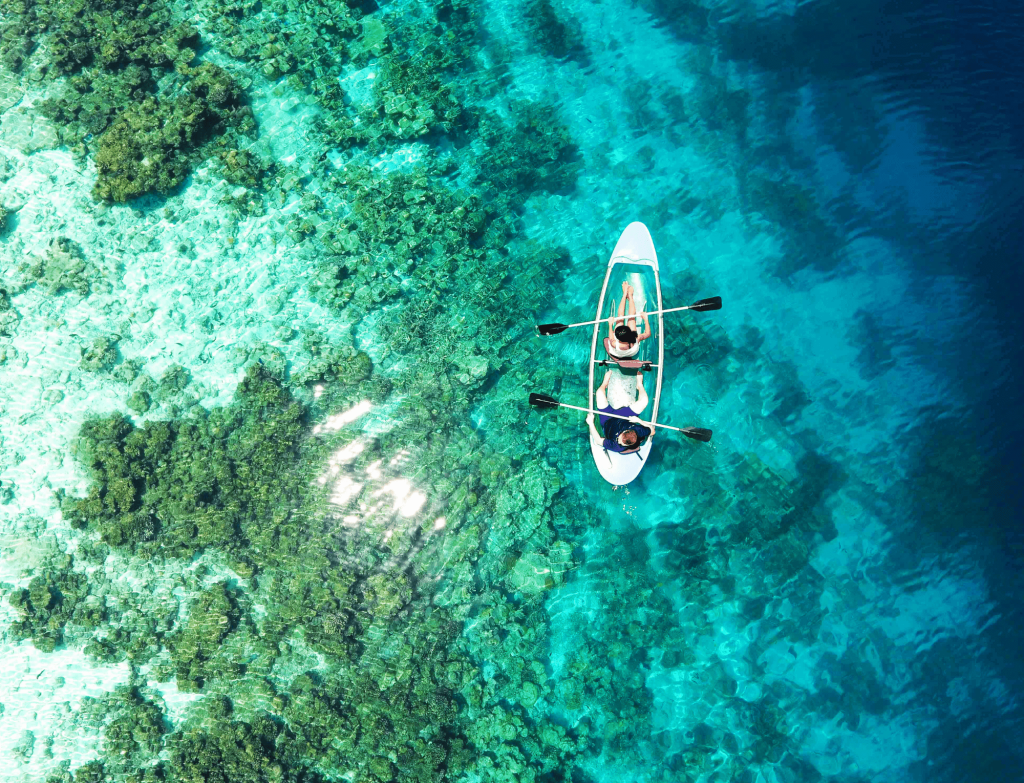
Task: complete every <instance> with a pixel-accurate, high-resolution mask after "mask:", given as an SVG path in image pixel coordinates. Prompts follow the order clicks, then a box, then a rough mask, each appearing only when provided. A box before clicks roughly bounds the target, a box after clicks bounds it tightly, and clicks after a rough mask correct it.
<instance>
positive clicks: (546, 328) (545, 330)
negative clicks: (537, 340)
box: [537, 324, 569, 337]
mask: <svg viewBox="0 0 1024 783" xmlns="http://www.w3.org/2000/svg"><path fill="white" fill-rule="evenodd" d="M568 328H569V327H568V326H567V325H566V324H540V325H539V326H538V327H537V331H538V332H540V334H541V337H547V336H548V335H550V334H561V333H562V332H564V331H565V330H566V329H568Z"/></svg>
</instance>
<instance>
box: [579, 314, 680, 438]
mask: <svg viewBox="0 0 1024 783" xmlns="http://www.w3.org/2000/svg"><path fill="white" fill-rule="evenodd" d="M694 307H696V305H686V307H670V308H669V309H667V310H655V311H653V312H650V313H642V312H641V313H635V314H633V315H630V314H629V313H626V314H625V315H613V316H610V317H608V318H601V319H599V320H597V321H580V322H579V323H578V324H566V325H565V328H566V329H572V328H573V327H574V326H593V325H594V324H603V323H606V322H607V321H628V320H630V319H631V318H643V317H644V316H645V315H664V314H665V313H678V312H679V311H680V310H692V309H693V308H694ZM559 331H561V330H559ZM658 426H659V427H663V426H667V425H664V424H659V425H658Z"/></svg>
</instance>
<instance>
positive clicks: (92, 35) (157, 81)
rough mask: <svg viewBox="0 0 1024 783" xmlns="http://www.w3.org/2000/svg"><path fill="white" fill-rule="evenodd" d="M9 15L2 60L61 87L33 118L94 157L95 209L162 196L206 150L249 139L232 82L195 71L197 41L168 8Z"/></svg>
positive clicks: (30, 8) (213, 71)
mask: <svg viewBox="0 0 1024 783" xmlns="http://www.w3.org/2000/svg"><path fill="white" fill-rule="evenodd" d="M9 10H10V13H9V14H8V15H7V16H6V18H5V20H4V22H3V23H2V26H0V57H2V59H3V61H4V62H5V63H6V64H7V65H8V67H11V68H13V69H15V70H19V69H21V68H22V67H23V66H24V65H25V64H26V62H28V61H32V62H34V63H35V67H36V68H37V71H38V72H40V73H45V74H46V76H47V77H48V78H51V79H62V81H60V82H59V83H57V84H56V85H55V86H54V87H53V89H51V94H50V95H49V97H48V98H47V100H45V101H44V102H43V103H42V104H41V106H40V108H41V110H42V112H43V114H44V115H45V116H47V117H49V118H50V119H51V120H53V121H54V123H55V124H56V125H57V127H58V132H59V134H60V139H61V141H62V142H63V143H65V144H67V145H68V146H70V147H71V148H72V149H73V150H74V151H76V152H77V153H78V154H79V155H85V154H86V153H87V152H89V151H90V150H91V151H94V152H95V155H94V160H95V163H96V168H97V172H98V178H97V181H96V186H95V188H94V191H93V194H94V196H95V197H96V198H97V199H102V200H106V201H115V202H124V201H129V200H131V199H134V198H137V197H138V196H141V195H143V194H146V193H158V194H167V193H169V192H170V191H172V190H173V189H174V188H176V187H178V186H179V185H180V184H181V183H182V182H183V181H184V180H185V178H186V177H187V176H188V174H189V173H190V172H191V170H192V168H193V166H194V165H195V163H196V162H197V161H198V160H200V159H202V158H204V157H206V156H207V152H206V151H204V149H203V148H204V146H205V145H207V143H208V142H210V141H213V140H217V139H219V138H220V137H222V136H225V134H228V133H229V132H230V135H231V136H233V137H237V136H239V135H242V136H245V135H252V134H253V133H254V131H255V124H254V122H253V119H252V113H251V111H250V110H249V108H248V106H247V105H246V104H245V100H244V95H243V92H242V88H241V87H240V86H239V85H238V83H237V82H236V81H235V79H234V77H232V76H231V75H230V74H229V73H228V72H227V71H225V70H224V69H223V68H221V67H219V66H217V65H214V64H212V63H207V62H204V63H200V64H199V65H198V66H196V67H193V65H192V64H193V62H194V60H195V59H196V52H197V51H198V49H200V48H201V42H200V39H199V32H198V30H197V29H196V28H195V27H193V26H192V25H190V24H188V23H185V22H177V21H176V20H175V18H174V16H175V15H174V10H173V8H172V7H171V5H170V4H167V3H164V2H152V3H133V2H127V1H126V0H73V2H63V0H37V1H34V2H24V3H18V4H16V5H15V6H14V7H12V8H11V9H9ZM62 77H63V78H62ZM236 146H237V144H236Z"/></svg>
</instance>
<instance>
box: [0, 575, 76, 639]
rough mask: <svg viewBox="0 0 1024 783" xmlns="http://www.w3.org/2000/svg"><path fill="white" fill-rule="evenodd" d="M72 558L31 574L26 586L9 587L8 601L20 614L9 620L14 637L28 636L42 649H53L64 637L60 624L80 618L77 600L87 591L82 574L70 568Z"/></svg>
mask: <svg viewBox="0 0 1024 783" xmlns="http://www.w3.org/2000/svg"><path fill="white" fill-rule="evenodd" d="M71 563H72V559H71V557H70V556H65V557H64V562H62V563H60V564H55V565H54V566H53V567H49V568H46V569H45V570H43V572H42V573H41V574H39V575H38V576H36V577H34V578H33V579H32V581H31V582H30V583H29V585H28V587H27V588H21V589H16V590H13V591H12V592H11V593H10V595H9V596H8V597H7V601H8V603H9V604H10V605H11V606H12V607H13V608H15V609H17V610H18V613H19V614H20V619H18V620H16V621H15V622H14V623H12V624H11V633H12V635H13V636H14V638H15V639H31V640H32V643H33V644H34V645H35V646H36V647H37V648H38V649H39V650H42V651H43V652H53V650H54V649H55V648H56V647H57V646H58V645H59V644H61V643H62V642H63V641H64V627H65V625H67V623H69V622H71V621H72V618H75V619H77V620H81V619H83V618H82V615H81V614H80V613H79V612H78V611H77V609H78V605H79V602H80V601H81V600H82V599H84V598H85V596H86V595H87V594H88V591H89V586H88V579H87V578H86V576H85V574H82V573H77V572H75V571H73V570H72V568H71Z"/></svg>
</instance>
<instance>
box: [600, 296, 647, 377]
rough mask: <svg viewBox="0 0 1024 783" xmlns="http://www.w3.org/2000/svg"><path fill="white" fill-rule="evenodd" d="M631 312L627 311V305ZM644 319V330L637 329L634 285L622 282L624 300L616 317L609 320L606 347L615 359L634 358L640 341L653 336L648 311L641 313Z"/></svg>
mask: <svg viewBox="0 0 1024 783" xmlns="http://www.w3.org/2000/svg"><path fill="white" fill-rule="evenodd" d="M627 305H628V307H629V312H628V313H627V312H626V307H627ZM640 316H641V318H643V319H644V330H643V331H642V332H639V333H638V332H637V330H636V303H635V302H634V301H633V286H631V285H630V284H629V283H626V282H623V284H622V300H621V301H620V302H619V307H618V313H617V315H616V317H615V318H614V319H613V320H611V321H609V322H608V337H607V338H606V339H605V341H604V348H605V350H606V351H607V352H608V355H609V356H611V357H612V358H613V359H632V358H633V357H634V356H636V355H637V353H639V351H640V343H642V342H643V341H644V340H646V339H647V338H648V337H650V336H651V323H650V321H649V320H648V318H647V313H641V314H640Z"/></svg>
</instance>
